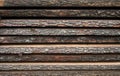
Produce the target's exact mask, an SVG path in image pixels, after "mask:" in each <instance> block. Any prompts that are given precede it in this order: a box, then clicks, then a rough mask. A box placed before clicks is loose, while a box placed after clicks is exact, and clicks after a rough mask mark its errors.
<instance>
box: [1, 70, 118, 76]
mask: <svg viewBox="0 0 120 76" xmlns="http://www.w3.org/2000/svg"><path fill="white" fill-rule="evenodd" d="M0 75H1V76H9V75H10V76H21V75H22V76H96V75H97V76H120V71H10V72H0Z"/></svg>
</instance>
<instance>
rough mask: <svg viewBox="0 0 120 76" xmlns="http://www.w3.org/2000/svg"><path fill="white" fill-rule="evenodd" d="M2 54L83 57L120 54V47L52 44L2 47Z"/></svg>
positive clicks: (0, 51) (0, 52)
mask: <svg viewBox="0 0 120 76" xmlns="http://www.w3.org/2000/svg"><path fill="white" fill-rule="evenodd" d="M0 54H33V55H34V54H40V55H42V54H43V55H47V54H48V55H55V54H59V55H60V54H61V55H70V54H71V55H81V54H82V55H83V54H91V55H92V54H107V55H109V54H120V45H119V44H118V45H115V44H114V45H112V44H111V45H110V44H108V45H106V44H101V45H100V44H92V45H91V44H89V45H88V44H84V45H83V44H81V45H80V44H79V45H78V44H74V45H71V44H66V45H63V44H61V45H60V44H59V45H58V44H57V45H56V44H55V45H53V44H51V45H1V46H0Z"/></svg>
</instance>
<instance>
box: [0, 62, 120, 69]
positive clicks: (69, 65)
mask: <svg viewBox="0 0 120 76" xmlns="http://www.w3.org/2000/svg"><path fill="white" fill-rule="evenodd" d="M60 70H63V71H70V70H71V71H97V70H98V71H105V70H106V71H107V70H109V71H110V70H111V71H117V70H118V71H119V70H120V63H119V62H118V63H115V62H114V63H0V71H60Z"/></svg>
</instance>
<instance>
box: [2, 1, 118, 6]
mask: <svg viewBox="0 0 120 76" xmlns="http://www.w3.org/2000/svg"><path fill="white" fill-rule="evenodd" d="M1 1H4V5H3V3H1V4H2V5H1V6H9V7H10V6H34V7H35V6H40V7H84V6H86V7H88V6H92V7H100V6H105V7H114V6H120V1H119V0H100V1H96V0H74V1H73V0H31V1H29V0H17V1H15V0H1Z"/></svg>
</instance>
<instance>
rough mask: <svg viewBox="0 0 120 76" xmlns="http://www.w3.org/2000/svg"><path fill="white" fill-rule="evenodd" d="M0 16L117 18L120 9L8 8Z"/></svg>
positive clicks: (119, 15)
mask: <svg viewBox="0 0 120 76" xmlns="http://www.w3.org/2000/svg"><path fill="white" fill-rule="evenodd" d="M0 16H1V17H23V18H24V17H37V18H38V17H43V18H44V17H62V18H64V17H78V18H81V17H89V18H93V17H94V18H97V17H99V18H104V17H106V18H119V17H120V10H117V11H116V10H114V9H111V10H97V9H84V10H83V9H78V10H74V9H73V10H72V9H15V10H14V9H11V10H10V9H9V10H6V9H4V10H2V9H1V10H0Z"/></svg>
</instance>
